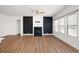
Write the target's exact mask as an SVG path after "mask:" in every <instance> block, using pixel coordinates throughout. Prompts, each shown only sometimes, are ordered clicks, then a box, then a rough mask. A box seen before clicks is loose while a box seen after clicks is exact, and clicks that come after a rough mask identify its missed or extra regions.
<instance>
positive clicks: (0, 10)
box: [0, 5, 64, 16]
mask: <svg viewBox="0 0 79 59" xmlns="http://www.w3.org/2000/svg"><path fill="white" fill-rule="evenodd" d="M63 7H64V5H0V14H5V15H10V16H33V15H34V13H33V11H32V10H36V9H38V10H40V11H44V12H45V14H43V16H52V15H54V14H55V13H57V12H58V11H59V10H61V9H62V8H63Z"/></svg>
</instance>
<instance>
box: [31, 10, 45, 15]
mask: <svg viewBox="0 0 79 59" xmlns="http://www.w3.org/2000/svg"><path fill="white" fill-rule="evenodd" d="M32 12H33V13H35V14H37V15H39V14H44V13H45V12H44V11H40V10H38V9H36V10H32Z"/></svg>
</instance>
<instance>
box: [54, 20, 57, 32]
mask: <svg viewBox="0 0 79 59" xmlns="http://www.w3.org/2000/svg"><path fill="white" fill-rule="evenodd" d="M54 23H55V31H58V19H57V20H55V22H54Z"/></svg>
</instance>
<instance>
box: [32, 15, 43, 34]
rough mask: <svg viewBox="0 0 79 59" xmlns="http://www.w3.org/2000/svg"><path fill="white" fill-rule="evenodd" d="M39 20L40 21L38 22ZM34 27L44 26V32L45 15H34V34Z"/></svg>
mask: <svg viewBox="0 0 79 59" xmlns="http://www.w3.org/2000/svg"><path fill="white" fill-rule="evenodd" d="M37 21H39V23H36V22H37ZM34 27H42V34H43V16H33V34H34Z"/></svg>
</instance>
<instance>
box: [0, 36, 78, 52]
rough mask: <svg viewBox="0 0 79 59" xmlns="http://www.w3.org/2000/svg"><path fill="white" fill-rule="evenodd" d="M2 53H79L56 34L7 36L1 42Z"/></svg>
mask: <svg viewBox="0 0 79 59" xmlns="http://www.w3.org/2000/svg"><path fill="white" fill-rule="evenodd" d="M0 52H1V53H78V52H79V51H78V50H76V49H75V48H73V47H71V46H69V45H68V44H66V43H64V42H62V41H61V40H59V39H57V38H56V37H54V36H35V37H34V36H22V37H21V36H6V37H5V40H3V41H2V43H0Z"/></svg>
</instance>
